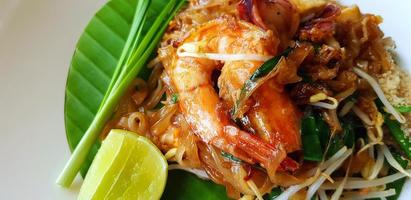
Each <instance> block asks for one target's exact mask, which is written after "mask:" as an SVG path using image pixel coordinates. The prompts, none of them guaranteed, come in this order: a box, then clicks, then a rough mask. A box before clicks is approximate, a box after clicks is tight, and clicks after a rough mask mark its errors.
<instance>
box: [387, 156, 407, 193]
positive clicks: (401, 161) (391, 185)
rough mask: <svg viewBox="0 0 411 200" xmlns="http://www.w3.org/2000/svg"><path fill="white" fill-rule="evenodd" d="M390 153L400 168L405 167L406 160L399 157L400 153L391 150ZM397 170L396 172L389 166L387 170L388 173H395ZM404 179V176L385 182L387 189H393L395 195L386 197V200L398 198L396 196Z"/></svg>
mask: <svg viewBox="0 0 411 200" xmlns="http://www.w3.org/2000/svg"><path fill="white" fill-rule="evenodd" d="M391 153H392V155H393V156H394V159H395V160H396V161H397V162H398V163H399V164H400V165H401V167H402V168H404V169H405V168H406V167H407V165H408V161H407V160H405V159H403V158H402V157H401V155H400V154H398V153H397V152H395V151H391ZM397 172H398V171H397V170H395V169H393V168H391V169H390V171H389V174H395V173H397ZM405 181H406V178H405V177H404V178H402V179H398V180H396V181H394V182H391V183H388V184H387V189H391V188H393V189H395V195H393V196H390V197H387V199H388V200H397V199H398V197H399V196H400V194H401V190H402V188H403V186H404V184H405Z"/></svg>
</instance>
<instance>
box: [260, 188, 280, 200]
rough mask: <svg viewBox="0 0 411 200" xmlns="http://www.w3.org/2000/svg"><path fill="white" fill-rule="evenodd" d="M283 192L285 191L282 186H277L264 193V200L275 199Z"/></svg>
mask: <svg viewBox="0 0 411 200" xmlns="http://www.w3.org/2000/svg"><path fill="white" fill-rule="evenodd" d="M281 193H283V191H282V190H281V188H280V187H276V188H273V189H272V190H271V192H270V193H268V194H266V195H264V196H263V198H264V200H274V199H275V198H277V197H278V196H280V195H281Z"/></svg>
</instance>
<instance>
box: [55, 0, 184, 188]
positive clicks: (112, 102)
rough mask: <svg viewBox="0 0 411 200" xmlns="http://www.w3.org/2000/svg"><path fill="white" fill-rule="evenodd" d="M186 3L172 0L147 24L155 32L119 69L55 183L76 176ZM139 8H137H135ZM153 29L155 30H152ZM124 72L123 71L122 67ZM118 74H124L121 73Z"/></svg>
mask: <svg viewBox="0 0 411 200" xmlns="http://www.w3.org/2000/svg"><path fill="white" fill-rule="evenodd" d="M185 3H186V1H184V0H183V1H180V2H179V3H178V4H177V6H176V0H171V1H169V3H168V4H167V5H166V6H165V7H164V9H163V11H162V12H161V13H160V14H159V15H158V17H157V19H156V21H155V23H154V24H153V26H152V27H151V28H150V30H149V32H155V33H156V34H155V35H149V34H148V35H146V36H145V37H144V39H143V40H148V41H149V42H146V43H145V44H148V46H146V47H140V46H141V44H140V46H139V48H144V49H145V51H144V53H142V55H140V56H138V57H135V59H136V61H135V62H132V63H135V64H133V65H132V67H128V66H126V67H124V68H123V70H127V72H126V73H120V77H119V78H118V79H117V82H116V84H115V86H114V87H113V90H112V92H111V93H110V95H109V96H108V98H107V100H106V101H105V102H104V104H102V106H101V109H100V110H99V111H98V112H97V114H96V116H95V118H94V119H93V121H92V123H91V125H90V127H89V128H88V129H87V131H86V133H85V135H84V136H83V138H82V139H81V141H80V143H79V144H78V146H77V147H76V149H75V150H74V152H73V154H72V156H71V157H70V160H69V161H68V163H67V164H66V166H65V168H64V169H63V171H62V173H61V174H60V176H59V177H58V179H57V183H58V184H59V185H61V186H64V187H68V186H70V185H71V183H72V182H73V180H74V178H75V176H76V175H77V173H78V172H79V170H80V168H81V167H82V165H83V163H84V160H85V159H86V157H87V155H88V154H89V152H90V149H91V147H92V145H93V144H94V142H95V141H96V139H97V138H98V136H99V134H100V133H101V131H102V129H103V128H104V125H105V123H106V122H107V121H108V120H109V119H110V117H111V115H112V114H113V112H114V110H115V108H116V107H117V104H118V102H119V101H120V99H121V97H122V96H123V95H124V93H125V91H126V90H127V89H128V87H129V85H130V84H131V82H132V81H133V80H134V79H135V77H136V76H137V74H138V72H139V71H140V70H141V68H142V67H143V66H144V65H145V63H146V62H147V60H148V58H149V56H150V55H151V54H152V52H153V50H154V49H155V47H156V46H157V44H158V42H159V41H160V39H161V37H162V35H163V33H164V31H165V30H166V28H167V26H168V23H169V22H170V21H171V20H172V18H173V17H174V15H175V14H176V13H177V12H178V11H179V10H180V8H181V7H182V6H183V5H184V4H185ZM137 10H138V9H137ZM153 29H154V30H153ZM122 72H123V71H122ZM121 74H126V75H125V76H124V78H123V77H121Z"/></svg>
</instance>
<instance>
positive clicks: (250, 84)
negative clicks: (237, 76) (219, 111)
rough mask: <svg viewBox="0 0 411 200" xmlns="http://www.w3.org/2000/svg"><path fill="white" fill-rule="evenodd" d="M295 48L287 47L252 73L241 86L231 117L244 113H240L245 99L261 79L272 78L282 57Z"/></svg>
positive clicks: (235, 117) (234, 117)
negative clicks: (271, 75)
mask: <svg viewBox="0 0 411 200" xmlns="http://www.w3.org/2000/svg"><path fill="white" fill-rule="evenodd" d="M292 49H293V48H291V47H290V48H287V49H286V50H284V51H283V52H282V53H281V54H279V55H277V56H275V57H273V58H271V59H270V60H268V61H266V62H265V63H264V64H262V65H261V66H260V67H259V68H258V69H257V70H256V71H255V72H254V73H253V75H251V77H250V79H248V80H247V81H246V82H245V83H244V85H243V87H242V88H241V92H240V95H239V98H238V99H237V101H236V103H235V105H234V109H233V111H232V113H231V117H232V118H233V119H234V120H235V119H237V118H238V117H240V116H241V115H242V114H243V113H240V110H241V108H242V107H243V106H244V103H245V100H247V99H248V97H250V96H251V94H252V93H253V92H254V91H255V90H256V89H257V88H258V86H259V84H258V83H260V81H263V80H265V79H266V78H271V77H270V73H271V74H272V72H275V70H276V69H277V65H278V63H279V62H280V60H281V58H283V57H285V56H288V54H289V53H290V52H291V51H292Z"/></svg>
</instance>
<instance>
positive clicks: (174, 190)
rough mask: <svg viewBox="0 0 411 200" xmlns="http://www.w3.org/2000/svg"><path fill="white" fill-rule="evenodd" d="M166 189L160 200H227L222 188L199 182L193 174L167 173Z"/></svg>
mask: <svg viewBox="0 0 411 200" xmlns="http://www.w3.org/2000/svg"><path fill="white" fill-rule="evenodd" d="M170 179H172V180H175V181H174V182H171V181H168V182H167V184H166V189H165V191H164V193H163V196H162V197H161V200H191V199H193V200H216V199H218V200H220V199H221V200H228V199H229V198H228V197H227V192H226V189H225V187H224V186H222V185H218V184H215V183H213V182H211V181H206V180H201V179H199V178H197V177H196V176H195V175H194V174H191V173H188V172H185V171H181V170H171V171H170V172H169V173H168V180H170Z"/></svg>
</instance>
